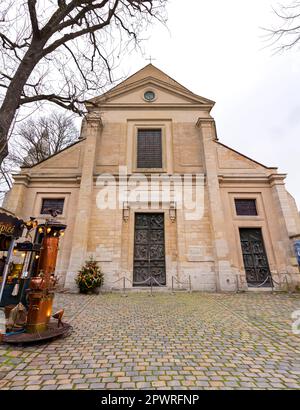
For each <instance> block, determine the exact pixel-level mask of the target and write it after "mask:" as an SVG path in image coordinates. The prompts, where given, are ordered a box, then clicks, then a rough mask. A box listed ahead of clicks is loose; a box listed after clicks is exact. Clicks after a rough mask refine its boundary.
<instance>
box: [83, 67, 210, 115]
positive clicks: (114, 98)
mask: <svg viewBox="0 0 300 410" xmlns="http://www.w3.org/2000/svg"><path fill="white" fill-rule="evenodd" d="M146 91H152V92H154V94H155V98H154V99H153V100H152V101H146V100H145V98H144V94H145V92H146ZM151 104H153V105H162V106H164V105H191V104H193V105H198V106H199V105H201V106H207V107H209V108H212V107H213V105H214V102H213V101H211V100H209V99H207V98H204V97H201V96H199V95H196V94H194V93H192V92H191V91H190V90H188V89H187V88H185V87H184V86H182V85H181V84H179V83H178V82H177V81H175V80H173V79H172V78H171V77H169V76H168V75H167V74H165V73H164V72H162V71H161V70H159V69H158V68H156V67H155V66H153V65H152V64H149V65H147V66H146V67H144V68H143V69H142V70H140V71H138V72H137V73H135V74H134V75H132V76H131V77H129V78H128V79H126V80H125V81H123V82H122V83H121V84H119V85H117V86H116V87H114V88H112V89H111V90H110V91H108V92H107V93H105V94H103V95H101V96H99V97H96V98H93V99H91V100H89V101H88V102H87V106H88V107H89V105H90V106H93V107H95V105H99V106H103V105H108V106H109V105H120V106H122V105H123V106H124V105H149V106H150V105H151Z"/></svg>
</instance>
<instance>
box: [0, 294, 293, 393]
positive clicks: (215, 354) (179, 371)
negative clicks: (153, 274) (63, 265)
mask: <svg viewBox="0 0 300 410" xmlns="http://www.w3.org/2000/svg"><path fill="white" fill-rule="evenodd" d="M61 307H64V308H65V317H64V320H66V321H69V322H70V323H71V324H72V326H73V328H74V330H73V332H72V334H71V335H70V336H69V337H67V338H65V339H57V340H55V341H54V342H52V343H48V344H44V345H35V346H30V347H20V346H18V347H9V346H8V345H4V344H2V345H0V388H1V389H2V390H7V389H9V390H50V389H51V390H64V389H68V390H69V389H183V390H185V389H299V388H300V335H299V336H297V335H294V334H293V333H292V322H293V320H292V318H291V315H292V312H293V311H295V310H299V309H300V295H299V294H295V295H289V294H283V293H277V294H271V293H265V292H262V293H252V292H250V293H240V294H213V293H212V294H209V293H192V294H187V293H178V294H176V295H175V296H173V295H171V294H170V293H156V294H155V296H154V297H149V296H148V293H147V292H141V293H130V294H129V295H128V297H126V298H124V297H121V295H120V294H115V293H114V294H109V293H107V294H102V295H98V296H96V295H93V296H84V295H71V294H62V293H59V294H56V296H55V308H54V309H58V308H61Z"/></svg>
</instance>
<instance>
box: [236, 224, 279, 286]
mask: <svg viewBox="0 0 300 410" xmlns="http://www.w3.org/2000/svg"><path fill="white" fill-rule="evenodd" d="M240 237H241V245H242V252H243V259H244V266H245V271H246V279H247V282H248V284H250V285H260V284H262V283H263V282H264V281H266V282H265V284H264V285H263V286H270V284H271V277H270V275H271V273H270V268H269V263H268V258H267V254H266V251H265V246H264V241H263V237H262V232H261V229H260V228H240ZM267 278H268V279H267Z"/></svg>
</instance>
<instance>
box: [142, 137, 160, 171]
mask: <svg viewBox="0 0 300 410" xmlns="http://www.w3.org/2000/svg"><path fill="white" fill-rule="evenodd" d="M161 134H162V133H161V130H160V129H156V130H145V129H143V130H138V135H137V168H162V135H161Z"/></svg>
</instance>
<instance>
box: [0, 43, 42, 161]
mask: <svg viewBox="0 0 300 410" xmlns="http://www.w3.org/2000/svg"><path fill="white" fill-rule="evenodd" d="M44 43H45V42H44V41H43V42H42V41H39V42H32V43H31V45H30V47H29V48H28V50H27V52H26V54H25V55H24V58H23V59H22V61H21V62H20V65H19V67H18V69H17V71H16V72H15V74H14V76H13V78H12V80H11V82H10V84H9V86H8V88H7V92H6V95H5V98H4V101H3V103H2V106H1V108H0V166H1V164H2V162H3V160H4V158H5V157H6V156H7V154H8V146H7V143H8V134H9V130H10V127H11V125H12V122H13V119H14V116H15V114H16V111H17V109H18V108H19V106H20V99H21V96H22V91H23V88H24V86H25V84H26V82H27V81H28V78H29V77H30V75H31V73H32V71H33V69H34V67H35V66H36V65H37V63H38V62H39V60H40V59H41V51H42V49H43V46H44Z"/></svg>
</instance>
